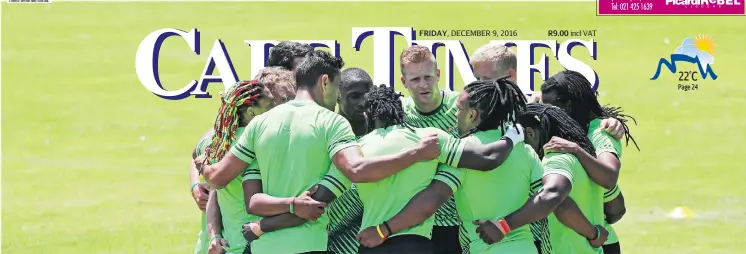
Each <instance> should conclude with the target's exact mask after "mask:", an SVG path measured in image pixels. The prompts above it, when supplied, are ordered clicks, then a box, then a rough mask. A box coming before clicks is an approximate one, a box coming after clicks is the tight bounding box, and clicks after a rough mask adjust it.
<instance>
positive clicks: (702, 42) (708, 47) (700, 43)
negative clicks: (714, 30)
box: [694, 35, 715, 56]
mask: <svg viewBox="0 0 746 254" xmlns="http://www.w3.org/2000/svg"><path fill="white" fill-rule="evenodd" d="M694 46H695V47H697V49H699V50H702V51H704V52H707V53H710V55H712V56H715V42H714V41H713V40H712V37H710V36H709V35H697V37H694Z"/></svg>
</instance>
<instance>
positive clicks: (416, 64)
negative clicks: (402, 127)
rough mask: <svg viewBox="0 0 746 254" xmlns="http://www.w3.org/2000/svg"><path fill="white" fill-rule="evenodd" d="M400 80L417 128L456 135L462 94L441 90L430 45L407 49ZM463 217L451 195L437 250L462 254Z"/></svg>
mask: <svg viewBox="0 0 746 254" xmlns="http://www.w3.org/2000/svg"><path fill="white" fill-rule="evenodd" d="M399 63H400V70H401V82H402V84H403V85H404V87H405V88H406V89H407V91H409V97H407V98H404V99H403V100H402V104H403V107H404V113H405V115H406V118H407V119H406V120H407V122H408V123H409V124H411V125H412V126H414V127H417V128H427V127H434V128H438V129H441V130H443V131H445V132H447V133H449V134H451V135H453V136H454V137H458V129H457V128H456V111H458V107H456V101H457V100H458V96H459V93H457V92H454V91H447V90H441V89H440V87H438V81H440V69H438V64H437V61H436V60H435V56H434V55H433V53H432V52H431V51H430V49H429V48H428V47H425V46H421V45H413V46H410V47H409V48H407V49H406V50H404V51H403V52H402V53H401V55H400V57H399ZM460 225H461V220H460V219H459V216H458V212H457V211H456V201H455V200H454V199H453V198H451V199H449V200H448V201H447V202H446V203H445V204H443V206H441V207H440V209H438V211H437V212H436V213H435V226H434V227H433V233H432V242H433V244H434V248H433V249H434V250H435V252H436V253H451V254H452V253H461V244H460V243H459V235H461V236H462V238H464V239H461V242H468V241H467V239H465V236H466V234H465V232H461V234H459V226H460Z"/></svg>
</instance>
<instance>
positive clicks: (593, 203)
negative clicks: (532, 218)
mask: <svg viewBox="0 0 746 254" xmlns="http://www.w3.org/2000/svg"><path fill="white" fill-rule="evenodd" d="M542 164H543V166H544V175H549V174H560V175H562V176H564V177H566V178H567V179H568V180H570V183H571V184H572V190H571V191H570V196H569V197H570V198H572V199H573V201H575V203H577V204H578V207H579V208H580V210H581V211H582V212H583V215H585V217H586V218H588V220H589V221H590V222H591V223H592V224H594V225H601V224H603V222H604V206H603V202H602V201H603V200H602V198H603V193H604V189H603V188H602V187H601V186H599V185H598V184H596V183H594V182H593V181H591V179H590V177H588V173H586V172H585V169H583V166H581V165H580V161H578V159H577V157H575V156H574V155H572V154H563V153H548V154H546V155H544V160H542ZM547 219H548V221H549V237H550V239H551V245H552V251H553V252H554V253H562V254H563V253H578V254H590V253H594V254H599V253H603V249H602V248H593V247H592V246H591V245H590V243H588V240H587V239H586V238H585V237H584V236H582V235H580V234H578V233H577V232H575V231H574V230H572V229H570V228H568V227H566V226H565V225H563V224H562V223H561V222H560V221H559V220H558V219H557V217H556V216H555V215H554V213H552V214H550V215H549V216H548V218H547Z"/></svg>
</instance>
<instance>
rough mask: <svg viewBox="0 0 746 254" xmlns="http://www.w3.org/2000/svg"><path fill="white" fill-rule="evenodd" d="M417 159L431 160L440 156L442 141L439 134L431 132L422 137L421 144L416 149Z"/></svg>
mask: <svg viewBox="0 0 746 254" xmlns="http://www.w3.org/2000/svg"><path fill="white" fill-rule="evenodd" d="M414 154H415V158H417V161H429V160H434V159H437V158H438V156H440V143H439V142H438V134H431V135H428V136H426V137H423V138H422V139H420V144H419V145H418V146H417V148H415V149H414Z"/></svg>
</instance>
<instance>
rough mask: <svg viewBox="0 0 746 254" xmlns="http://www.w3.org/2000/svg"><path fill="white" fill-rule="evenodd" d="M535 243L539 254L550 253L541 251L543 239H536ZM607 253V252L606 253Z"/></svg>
mask: <svg viewBox="0 0 746 254" xmlns="http://www.w3.org/2000/svg"><path fill="white" fill-rule="evenodd" d="M534 245H536V251H537V253H539V254H549V253H541V241H534ZM604 254H606V253H604Z"/></svg>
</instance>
